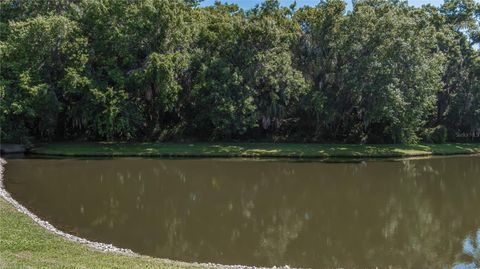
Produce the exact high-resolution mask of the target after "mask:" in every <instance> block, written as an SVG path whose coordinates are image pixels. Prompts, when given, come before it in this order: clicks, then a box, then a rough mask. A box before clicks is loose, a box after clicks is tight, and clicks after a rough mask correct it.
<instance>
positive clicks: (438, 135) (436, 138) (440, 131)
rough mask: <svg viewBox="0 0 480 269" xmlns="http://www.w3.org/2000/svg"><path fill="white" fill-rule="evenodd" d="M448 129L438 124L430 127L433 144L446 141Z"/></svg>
mask: <svg viewBox="0 0 480 269" xmlns="http://www.w3.org/2000/svg"><path fill="white" fill-rule="evenodd" d="M447 134H448V130H447V128H446V127H445V126H443V125H438V126H437V127H435V128H433V129H432V133H431V135H430V139H431V142H433V143H435V144H444V143H445V142H446V141H447Z"/></svg>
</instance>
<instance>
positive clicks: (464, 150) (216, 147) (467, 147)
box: [32, 143, 480, 158]
mask: <svg viewBox="0 0 480 269" xmlns="http://www.w3.org/2000/svg"><path fill="white" fill-rule="evenodd" d="M32 152H33V153H36V154H43V155H57V156H159V157H161V156H164V157H274V158H275V157H289V158H327V157H357V158H358V157H365V158H375V157H408V156H428V155H453V154H474V153H480V144H474V143H471V144H468V143H452V144H441V145H436V144H417V145H353V144H277V143H195V144H187V143H177V144H176V143H137V144H129V143H61V144H60V143H52V144H45V145H41V146H38V147H35V148H33V149H32Z"/></svg>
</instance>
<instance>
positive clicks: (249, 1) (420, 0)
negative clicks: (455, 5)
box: [202, 0, 443, 9]
mask: <svg viewBox="0 0 480 269" xmlns="http://www.w3.org/2000/svg"><path fill="white" fill-rule="evenodd" d="M293 1H294V0H281V1H280V2H281V3H282V5H283V6H289V5H290V4H291V3H293ZM214 2H215V0H204V1H203V3H202V6H208V5H211V4H213V3H214ZM222 2H228V3H236V4H238V5H239V6H240V7H241V8H244V9H249V8H251V7H253V6H255V4H258V3H261V2H262V0H227V1H225V0H222ZM318 2H320V0H297V7H300V6H304V5H309V6H315V5H316V4H318ZM347 2H348V3H349V5H351V0H347ZM408 3H410V5H414V6H421V5H423V4H432V5H435V6H439V5H441V4H442V3H443V0H409V1H408Z"/></svg>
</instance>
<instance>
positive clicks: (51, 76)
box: [0, 0, 480, 143]
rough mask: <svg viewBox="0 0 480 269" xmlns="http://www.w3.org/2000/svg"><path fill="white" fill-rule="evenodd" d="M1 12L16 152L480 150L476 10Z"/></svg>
mask: <svg viewBox="0 0 480 269" xmlns="http://www.w3.org/2000/svg"><path fill="white" fill-rule="evenodd" d="M198 2H199V1H181V0H177V1H171V0H168V1H167V0H135V1H131V0H101V1H97V0H95V1H94V0H55V1H52V0H31V1H19V0H4V1H1V3H0V8H1V14H0V15H1V20H0V27H1V28H0V34H1V38H0V57H1V74H0V97H1V100H0V110H1V113H0V125H1V127H2V129H1V136H2V139H3V140H4V141H12V142H25V141H31V140H65V139H69V140H70V139H81V140H110V141H112V140H113V141H129V140H130V141H131V140H135V141H139V140H141V141H160V140H182V139H187V140H204V141H206V140H252V139H256V140H258V139H260V140H275V141H319V142H325V141H328V142H348V143H416V142H419V141H425V142H437V143H441V142H444V141H445V140H446V139H448V140H450V141H454V140H457V141H475V140H477V141H479V140H480V138H479V136H480V135H479V134H480V51H479V49H478V46H479V43H480V4H479V3H476V2H475V1H474V0H447V1H446V2H445V3H444V5H442V6H441V7H440V8H436V7H433V6H428V5H427V6H424V7H421V8H415V7H411V6H409V5H408V4H407V3H406V2H403V1H393V0H391V1H390V0H359V1H354V7H353V10H351V11H347V10H346V3H344V2H343V1H342V0H326V1H321V2H320V3H319V4H318V5H317V6H316V7H304V8H300V9H297V8H296V7H295V6H291V7H288V8H287V7H281V6H280V5H279V2H278V1H275V0H267V1H265V2H264V3H263V4H261V5H258V6H257V7H255V8H253V9H252V10H248V11H244V10H241V9H239V8H238V6H236V5H227V4H220V3H217V4H215V5H214V6H211V7H205V8H201V7H199V6H198Z"/></svg>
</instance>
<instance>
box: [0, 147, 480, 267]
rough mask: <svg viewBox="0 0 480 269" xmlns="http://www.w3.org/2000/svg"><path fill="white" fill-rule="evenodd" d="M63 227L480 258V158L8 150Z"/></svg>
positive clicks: (335, 260) (253, 259)
mask: <svg viewBox="0 0 480 269" xmlns="http://www.w3.org/2000/svg"><path fill="white" fill-rule="evenodd" d="M5 177H6V182H5V183H6V188H7V190H9V191H10V192H11V193H12V195H13V196H14V197H15V198H16V199H18V200H19V201H20V202H21V203H22V204H24V205H25V206H27V207H28V208H30V209H31V210H32V211H33V212H35V213H36V214H38V215H40V216H42V217H43V218H45V219H47V220H48V221H50V222H51V223H52V224H54V225H55V226H57V227H59V228H60V229H62V230H64V231H67V232H70V233H73V234H76V235H79V236H82V237H85V238H88V239H90V240H95V241H100V242H105V243H112V244H114V245H115V246H118V247H123V248H130V249H132V250H133V251H136V252H139V253H142V254H147V255H151V256H156V257H164V258H171V259H178V260H183V261H196V262H215V263H223V264H244V265H257V266H273V265H287V264H288V265H290V266H295V267H312V268H339V267H344V268H375V267H376V266H378V267H379V268H388V266H393V267H394V268H452V267H455V268H476V267H480V157H478V156H473V157H449V158H433V159H422V160H404V161H375V162H364V163H318V162H293V161H284V160H282V161H252V160H219V159H216V160H213V159H209V160H203V159H202V160H199V159H197V160H159V159H135V158H125V159H108V160H71V159H69V160H66V159H62V160H48V159H11V160H8V164H7V165H6V173H5Z"/></svg>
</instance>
